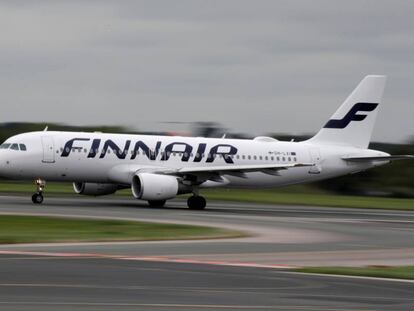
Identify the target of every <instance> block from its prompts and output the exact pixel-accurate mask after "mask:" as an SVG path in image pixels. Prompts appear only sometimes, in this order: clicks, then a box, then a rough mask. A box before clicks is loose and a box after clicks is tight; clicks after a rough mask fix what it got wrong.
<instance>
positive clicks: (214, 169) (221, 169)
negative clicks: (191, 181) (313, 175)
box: [177, 163, 315, 174]
mask: <svg viewBox="0 0 414 311" xmlns="http://www.w3.org/2000/svg"><path fill="white" fill-rule="evenodd" d="M314 165H315V164H313V163H312V164H311V163H291V164H262V165H232V166H228V165H226V166H210V167H208V166H206V167H184V168H180V169H178V170H177V172H178V173H181V174H191V173H193V174H196V173H206V172H211V173H222V174H225V173H230V172H244V173H250V172H262V171H268V170H275V171H278V170H287V169H288V168H293V167H304V166H314Z"/></svg>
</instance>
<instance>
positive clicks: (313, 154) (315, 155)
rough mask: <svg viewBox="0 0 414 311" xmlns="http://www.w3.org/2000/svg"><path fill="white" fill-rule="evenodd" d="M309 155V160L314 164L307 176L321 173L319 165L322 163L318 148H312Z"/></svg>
mask: <svg viewBox="0 0 414 311" xmlns="http://www.w3.org/2000/svg"><path fill="white" fill-rule="evenodd" d="M309 154H310V158H311V162H312V163H315V166H311V167H310V169H309V174H320V173H321V171H322V167H321V165H320V163H321V161H322V157H321V152H320V150H319V148H316V147H312V148H310V149H309Z"/></svg>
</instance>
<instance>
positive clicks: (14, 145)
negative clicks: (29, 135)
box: [10, 144, 19, 150]
mask: <svg viewBox="0 0 414 311" xmlns="http://www.w3.org/2000/svg"><path fill="white" fill-rule="evenodd" d="M10 149H11V150H19V145H18V144H13V145H11V147H10Z"/></svg>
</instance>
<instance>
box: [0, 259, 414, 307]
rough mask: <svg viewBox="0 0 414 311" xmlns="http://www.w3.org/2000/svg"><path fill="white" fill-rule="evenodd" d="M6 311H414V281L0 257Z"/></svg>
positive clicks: (0, 295) (1, 293)
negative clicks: (413, 309)
mask: <svg viewBox="0 0 414 311" xmlns="http://www.w3.org/2000/svg"><path fill="white" fill-rule="evenodd" d="M0 272H1V281H0V309H1V310H32V311H33V310H42V311H47V310H53V311H55V310H88V311H90V310H169V311H170V310H177V311H178V310H194V311H195V310H321V311H324V310H326V311H328V310H412V307H413V305H414V297H413V296H412V293H413V291H414V284H409V283H408V284H407V283H399V282H393V283H390V282H388V281H378V280H360V279H342V278H341V279H339V278H335V277H321V276H308V275H302V274H293V273H288V272H283V271H278V270H274V269H258V268H239V267H220V266H205V265H191V264H185V265H184V264H173V263H154V262H134V261H122V260H113V259H96V258H92V259H88V258H61V259H56V258H48V257H26V256H24V257H19V256H17V257H16V256H13V257H9V258H7V257H5V256H1V257H0Z"/></svg>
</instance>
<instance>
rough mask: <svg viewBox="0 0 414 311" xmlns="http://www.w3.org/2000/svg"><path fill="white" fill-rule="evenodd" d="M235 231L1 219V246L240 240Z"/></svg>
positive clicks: (13, 217)
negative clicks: (97, 242) (237, 238)
mask: <svg viewBox="0 0 414 311" xmlns="http://www.w3.org/2000/svg"><path fill="white" fill-rule="evenodd" d="M243 235H244V234H243V233H241V232H238V231H232V230H225V229H220V228H210V227H202V226H190V225H178V224H160V223H147V222H134V221H120V220H89V219H75V218H59V217H40V216H17V215H1V216H0V244H16V243H49V242H92V241H93V242H95V241H153V240H178V239H206V238H225V237H226V238H227V237H239V236H243Z"/></svg>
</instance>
